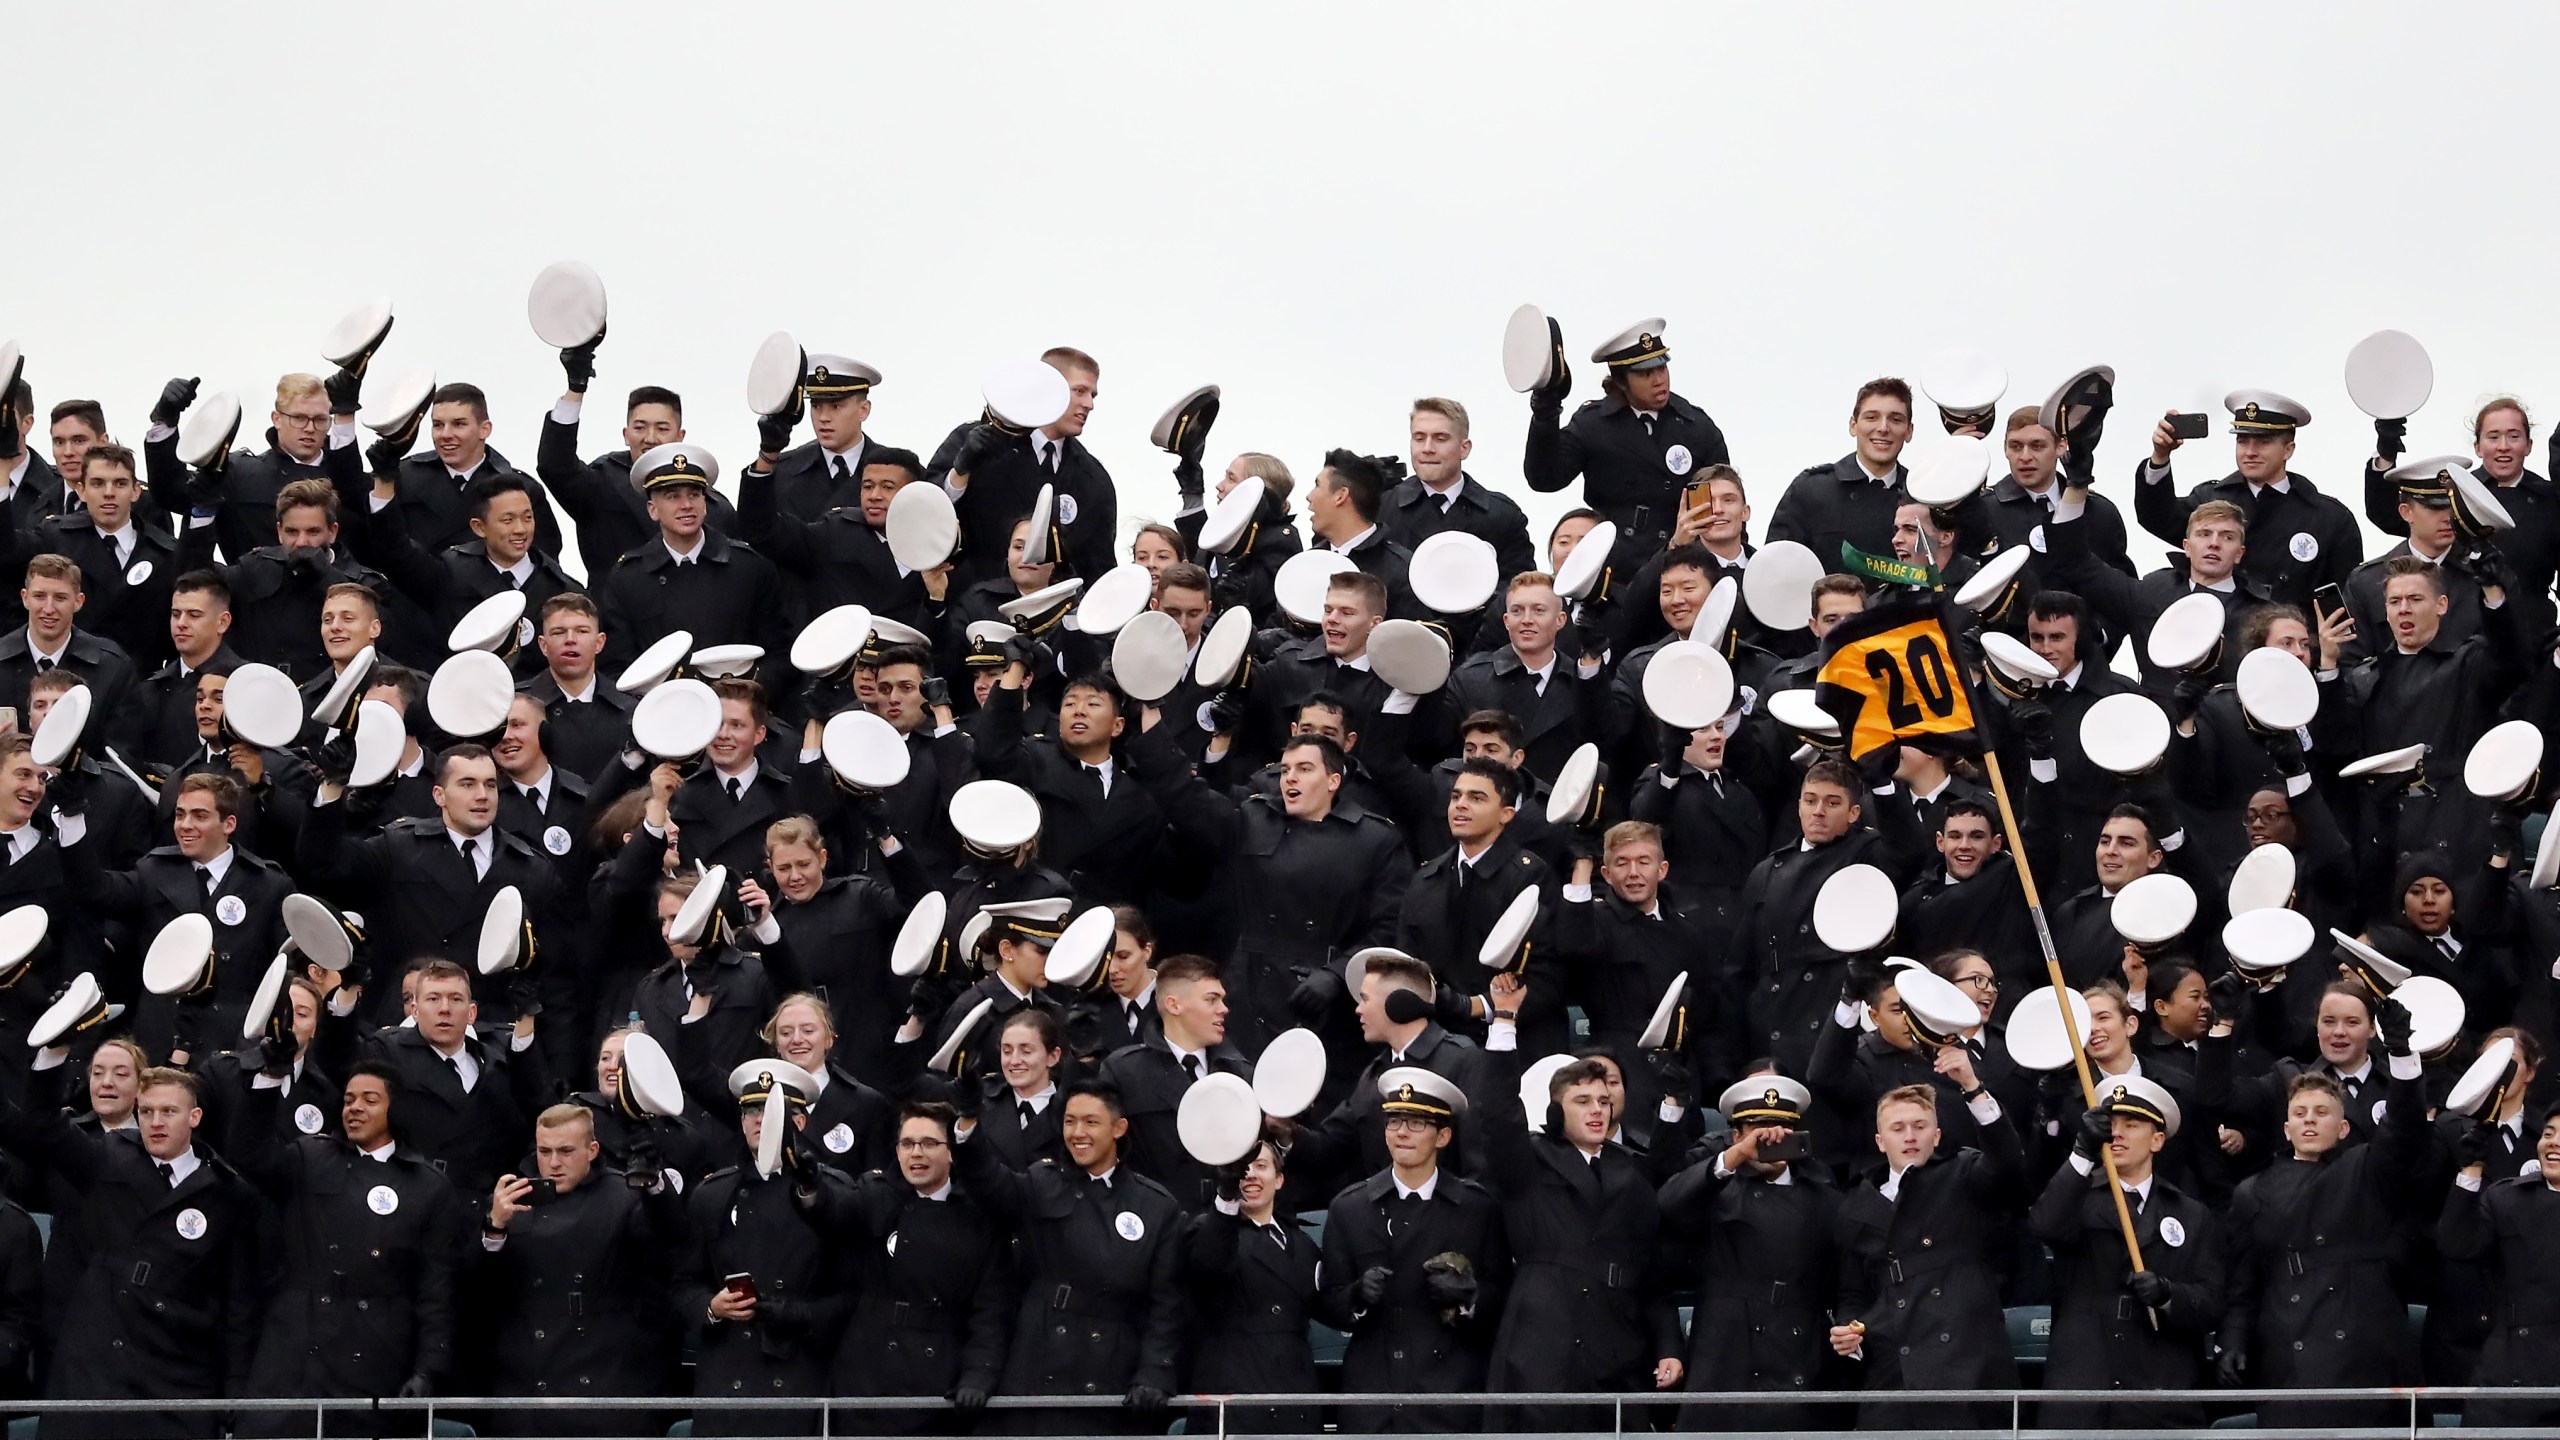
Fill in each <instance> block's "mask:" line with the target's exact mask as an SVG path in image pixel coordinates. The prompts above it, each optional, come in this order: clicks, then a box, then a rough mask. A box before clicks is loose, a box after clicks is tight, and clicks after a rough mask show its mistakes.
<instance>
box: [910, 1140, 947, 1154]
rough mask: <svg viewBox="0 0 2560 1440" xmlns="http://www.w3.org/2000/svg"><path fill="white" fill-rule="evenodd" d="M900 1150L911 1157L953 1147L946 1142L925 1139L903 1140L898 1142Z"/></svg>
mask: <svg viewBox="0 0 2560 1440" xmlns="http://www.w3.org/2000/svg"><path fill="white" fill-rule="evenodd" d="M898 1148H899V1149H900V1150H902V1151H904V1152H906V1153H907V1154H910V1155H923V1154H928V1153H930V1152H932V1151H935V1150H947V1149H949V1148H951V1147H950V1146H949V1145H948V1144H947V1143H946V1142H944V1141H940V1140H933V1139H924V1140H901V1141H899V1142H898Z"/></svg>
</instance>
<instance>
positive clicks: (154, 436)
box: [142, 425, 178, 445]
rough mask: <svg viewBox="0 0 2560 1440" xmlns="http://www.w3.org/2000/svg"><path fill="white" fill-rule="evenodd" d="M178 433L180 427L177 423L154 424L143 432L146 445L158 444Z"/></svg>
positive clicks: (143, 440) (143, 441)
mask: <svg viewBox="0 0 2560 1440" xmlns="http://www.w3.org/2000/svg"><path fill="white" fill-rule="evenodd" d="M177 433H178V427H177V426H175V425H154V426H152V427H151V428H150V429H148V430H145V431H143V432H142V443H143V444H145V445H157V444H159V443H160V442H161V441H163V440H167V439H171V438H173V437H175V436H176V435H177Z"/></svg>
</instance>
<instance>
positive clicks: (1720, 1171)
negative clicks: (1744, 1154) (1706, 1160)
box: [1715, 1150, 1734, 1180]
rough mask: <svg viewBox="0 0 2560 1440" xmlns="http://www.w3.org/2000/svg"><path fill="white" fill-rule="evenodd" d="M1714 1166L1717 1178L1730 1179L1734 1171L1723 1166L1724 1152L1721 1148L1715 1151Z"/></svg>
mask: <svg viewBox="0 0 2560 1440" xmlns="http://www.w3.org/2000/svg"><path fill="white" fill-rule="evenodd" d="M1715 1166H1716V1178H1717V1179H1719V1180H1730V1179H1732V1178H1733V1174H1734V1172H1732V1171H1731V1170H1728V1169H1726V1168H1725V1164H1724V1152H1723V1151H1722V1150H1719V1151H1717V1152H1716V1159H1715Z"/></svg>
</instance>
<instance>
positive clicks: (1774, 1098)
mask: <svg viewBox="0 0 2560 1440" xmlns="http://www.w3.org/2000/svg"><path fill="white" fill-rule="evenodd" d="M1760 1098H1761V1100H1763V1101H1764V1102H1766V1103H1768V1104H1771V1105H1775V1104H1777V1103H1778V1092H1777V1091H1776V1090H1775V1089H1768V1090H1763V1091H1761V1092H1760Z"/></svg>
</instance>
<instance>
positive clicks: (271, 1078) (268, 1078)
mask: <svg viewBox="0 0 2560 1440" xmlns="http://www.w3.org/2000/svg"><path fill="white" fill-rule="evenodd" d="M284 1079H285V1077H283V1076H282V1075H266V1074H259V1075H252V1076H250V1077H249V1088H250V1089H252V1090H281V1089H283V1088H284Z"/></svg>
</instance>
